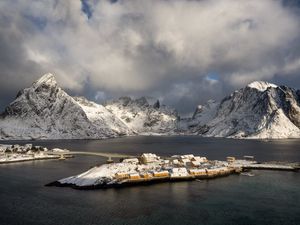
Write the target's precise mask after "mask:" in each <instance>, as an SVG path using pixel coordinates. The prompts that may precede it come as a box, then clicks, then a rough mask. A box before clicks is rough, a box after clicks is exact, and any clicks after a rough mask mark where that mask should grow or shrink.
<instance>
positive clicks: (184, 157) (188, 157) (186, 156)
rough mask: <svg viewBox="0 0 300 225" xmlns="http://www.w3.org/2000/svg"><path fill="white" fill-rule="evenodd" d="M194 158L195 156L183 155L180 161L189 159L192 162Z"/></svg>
mask: <svg viewBox="0 0 300 225" xmlns="http://www.w3.org/2000/svg"><path fill="white" fill-rule="evenodd" d="M192 158H194V155H193V154H189V155H181V156H180V159H189V160H191V159H192Z"/></svg>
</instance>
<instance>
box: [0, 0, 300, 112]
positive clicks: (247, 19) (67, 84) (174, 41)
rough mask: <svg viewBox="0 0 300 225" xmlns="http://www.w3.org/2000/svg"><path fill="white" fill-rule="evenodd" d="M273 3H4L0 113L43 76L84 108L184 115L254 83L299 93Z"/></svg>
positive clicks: (288, 37) (287, 8)
mask: <svg viewBox="0 0 300 225" xmlns="http://www.w3.org/2000/svg"><path fill="white" fill-rule="evenodd" d="M291 2H292V1H280V0H264V1H261V0H252V1H248V0H214V1H210V0H198V1H197V0H172V1H171V0H154V1H148V0H127V1H126V0H119V1H107V0H105V1H104V0H84V1H79V0H78V1H75V0H74V1H73V0H72V1H71V0H70V1H65V0H56V1H53V0H25V1H24V0H4V1H1V2H0V49H1V53H0V58H1V60H0V79H1V84H0V94H1V96H2V99H1V102H0V104H5V103H7V102H8V101H9V100H11V98H12V97H13V95H14V94H15V93H16V91H17V90H18V89H20V88H23V87H25V86H28V85H30V83H31V82H32V81H33V80H35V79H37V78H38V77H39V76H41V75H42V74H44V73H47V72H52V73H54V74H55V75H56V77H57V79H58V81H59V83H60V85H61V86H62V87H64V88H66V89H68V90H69V92H70V93H72V94H78V95H86V96H88V97H89V98H90V99H91V100H95V99H96V100H98V101H100V100H105V99H106V98H113V97H116V96H120V95H133V96H139V95H152V96H154V97H158V98H160V99H162V100H163V101H164V102H165V103H167V104H171V105H173V106H175V107H177V108H178V109H179V110H180V111H182V112H188V111H191V110H192V109H194V108H195V106H196V105H197V104H199V103H203V102H204V101H206V100H208V99H209V98H217V99H218V98H220V97H222V96H223V95H225V94H227V93H228V92H229V91H231V90H233V89H235V88H239V87H242V86H243V85H245V84H247V83H249V82H251V81H253V80H267V81H271V82H277V81H280V82H281V83H284V84H288V85H292V86H295V87H297V86H299V84H300V78H299V71H300V44H299V43H300V24H299V23H300V15H299V10H298V8H297V6H296V5H295V4H288V3H291Z"/></svg>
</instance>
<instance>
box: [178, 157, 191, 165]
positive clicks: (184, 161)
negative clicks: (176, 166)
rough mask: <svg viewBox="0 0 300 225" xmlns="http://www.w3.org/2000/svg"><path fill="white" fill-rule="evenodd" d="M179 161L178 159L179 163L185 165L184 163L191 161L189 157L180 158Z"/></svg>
mask: <svg viewBox="0 0 300 225" xmlns="http://www.w3.org/2000/svg"><path fill="white" fill-rule="evenodd" d="M179 161H180V162H181V164H182V165H184V166H186V165H188V164H189V163H191V160H190V159H187V158H183V159H180V160H179Z"/></svg>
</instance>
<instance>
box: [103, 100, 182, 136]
mask: <svg viewBox="0 0 300 225" xmlns="http://www.w3.org/2000/svg"><path fill="white" fill-rule="evenodd" d="M105 108H106V109H108V110H109V111H110V112H111V113H113V114H114V115H116V116H117V117H118V118H119V119H120V120H121V121H122V122H124V123H125V124H126V125H127V126H128V127H129V128H130V129H131V130H133V131H134V132H135V133H136V134H173V133H174V132H175V130H176V128H177V121H178V115H177V112H176V111H175V110H173V109H171V108H169V107H167V106H165V105H161V104H160V102H159V101H158V100H155V99H153V98H146V97H142V98H139V99H131V98H130V97H122V98H119V99H118V100H114V101H110V102H107V103H106V104H105Z"/></svg>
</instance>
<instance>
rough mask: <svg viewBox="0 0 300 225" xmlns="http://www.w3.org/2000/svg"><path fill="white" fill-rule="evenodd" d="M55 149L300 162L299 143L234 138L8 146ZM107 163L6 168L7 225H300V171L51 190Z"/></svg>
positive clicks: (1, 176) (80, 160) (92, 159)
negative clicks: (54, 184)
mask: <svg viewBox="0 0 300 225" xmlns="http://www.w3.org/2000/svg"><path fill="white" fill-rule="evenodd" d="M14 143H18V144H25V143H32V144H34V145H41V146H45V147H48V148H54V147H59V148H67V149H69V150H77V151H94V152H111V153H126V154H131V155H138V154H141V153H143V152H152V153H157V154H159V155H162V156H171V155H175V154H189V153H190V154H194V155H200V156H206V157H207V158H208V159H218V160H225V158H226V156H235V157H237V158H240V157H243V156H244V155H251V156H254V157H255V158H256V160H258V161H261V162H264V161H287V162H300V140H297V139H289V140H272V141H261V140H235V139H223V138H201V137H197V136H173V137H159V136H150V137H144V136H139V137H123V138H116V139H106V140H55V141H14V142H11V141H6V142H3V141H2V142H0V144H14ZM105 162H106V159H105V158H102V157H99V156H83V155H78V156H76V157H75V158H71V159H67V160H48V161H32V162H22V163H14V164H6V165H0V182H1V183H0V225H27V224H28V225H102V224H103V225H110V224H118V225H126V224H133V225H148V224H149V225H161V224H166V225H169V224H170V225H177V224H178V225H201V224H204V225H206V224H207V225H210V224H215V225H227V224H228V225H231V224H232V225H254V224H255V225H277V224H278V225H279V224H280V225H300V173H299V172H286V171H263V170H259V171H252V172H253V173H254V174H255V176H253V177H249V176H242V175H231V176H228V177H223V178H217V179H212V180H203V181H183V182H177V183H159V184H151V185H144V186H133V187H126V188H118V189H105V190H101V189H98V190H75V189H72V188H69V187H45V186H44V185H45V184H47V183H49V182H52V181H55V180H58V179H61V178H65V177H68V176H72V175H76V174H79V173H82V172H84V171H86V170H88V169H89V168H91V167H93V166H95V165H101V164H103V163H105Z"/></svg>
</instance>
